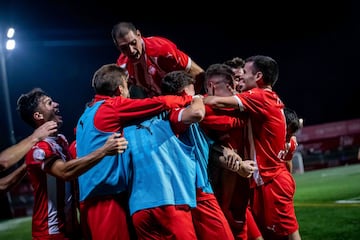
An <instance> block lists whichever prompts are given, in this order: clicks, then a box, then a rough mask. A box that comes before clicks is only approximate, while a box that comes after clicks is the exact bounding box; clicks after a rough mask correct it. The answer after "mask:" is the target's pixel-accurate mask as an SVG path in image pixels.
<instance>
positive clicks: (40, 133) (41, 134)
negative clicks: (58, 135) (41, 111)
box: [32, 121, 58, 141]
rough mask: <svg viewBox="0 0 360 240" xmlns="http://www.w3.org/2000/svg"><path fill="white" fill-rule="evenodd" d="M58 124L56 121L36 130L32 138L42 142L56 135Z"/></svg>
mask: <svg viewBox="0 0 360 240" xmlns="http://www.w3.org/2000/svg"><path fill="white" fill-rule="evenodd" d="M57 126H58V125H57V123H56V122H55V121H48V122H46V123H44V124H43V125H41V126H40V127H38V128H37V129H35V130H34V132H33V134H32V136H33V137H34V138H36V139H37V141H41V140H43V139H44V138H46V137H48V136H50V135H51V134H53V133H55V132H56V131H57V130H58V129H57Z"/></svg>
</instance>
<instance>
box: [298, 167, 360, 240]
mask: <svg viewBox="0 0 360 240" xmlns="http://www.w3.org/2000/svg"><path fill="white" fill-rule="evenodd" d="M294 176H295V180H296V193H295V210H296V215H297V218H298V221H299V225H300V234H301V236H302V239H303V240H313V239H314V240H315V239H326V240H342V239H344V240H345V239H346V240H357V239H360V164H356V165H349V166H342V167H336V168H328V169H323V170H317V171H310V172H307V173H305V174H302V175H294ZM338 200H358V203H353V204H349V203H348V204H346V203H336V201H338Z"/></svg>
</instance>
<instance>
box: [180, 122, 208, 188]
mask: <svg viewBox="0 0 360 240" xmlns="http://www.w3.org/2000/svg"><path fill="white" fill-rule="evenodd" d="M179 139H180V140H181V141H182V142H184V143H185V144H186V145H189V146H194V153H195V159H196V187H197V188H201V189H202V191H203V192H205V193H214V191H213V189H212V187H211V184H210V181H209V178H208V170H207V166H208V160H209V148H210V145H211V144H212V141H211V140H210V138H208V137H207V136H206V135H205V134H204V132H203V131H202V130H201V129H200V126H199V123H193V124H191V125H190V126H189V128H188V129H187V131H185V132H184V133H182V134H180V136H179Z"/></svg>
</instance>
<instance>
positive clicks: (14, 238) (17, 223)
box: [0, 217, 31, 240]
mask: <svg viewBox="0 0 360 240" xmlns="http://www.w3.org/2000/svg"><path fill="white" fill-rule="evenodd" d="M0 239H4V240H5V239H9V240H10V239H11V240H31V217H25V218H16V219H11V220H7V221H2V222H0Z"/></svg>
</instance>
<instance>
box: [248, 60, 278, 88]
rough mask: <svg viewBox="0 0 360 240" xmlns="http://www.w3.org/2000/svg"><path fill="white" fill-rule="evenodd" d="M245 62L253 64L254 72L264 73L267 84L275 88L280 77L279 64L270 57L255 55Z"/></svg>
mask: <svg viewBox="0 0 360 240" xmlns="http://www.w3.org/2000/svg"><path fill="white" fill-rule="evenodd" d="M245 62H253V66H254V72H253V74H255V73H256V72H262V74H263V80H264V83H265V84H270V85H271V86H274V84H275V83H276V81H277V80H278V77H279V67H278V64H277V62H276V61H275V60H274V59H272V58H271V57H269V56H263V55H255V56H251V57H249V58H247V59H246V60H245Z"/></svg>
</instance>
